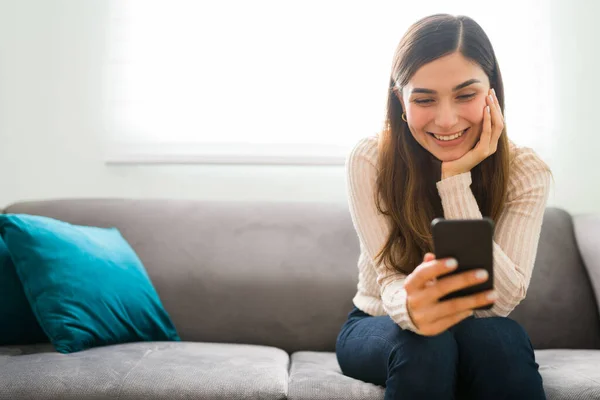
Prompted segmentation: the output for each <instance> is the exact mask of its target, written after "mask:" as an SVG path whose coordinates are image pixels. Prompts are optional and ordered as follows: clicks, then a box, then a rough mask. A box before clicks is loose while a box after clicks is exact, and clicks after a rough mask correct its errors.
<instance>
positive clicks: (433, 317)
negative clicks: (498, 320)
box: [413, 290, 496, 326]
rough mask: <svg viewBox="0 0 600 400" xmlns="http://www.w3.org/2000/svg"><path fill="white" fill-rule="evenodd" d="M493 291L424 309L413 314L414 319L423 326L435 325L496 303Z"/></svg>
mask: <svg viewBox="0 0 600 400" xmlns="http://www.w3.org/2000/svg"><path fill="white" fill-rule="evenodd" d="M495 296H496V295H495V292H494V291H493V290H490V291H486V292H482V293H477V294H472V295H470V296H464V297H457V298H454V299H450V300H445V301H441V302H437V303H434V304H433V305H432V306H430V307H427V308H424V309H423V310H422V311H421V310H419V311H416V312H414V313H413V318H414V319H416V320H418V321H419V323H420V324H421V326H425V324H430V323H435V322H436V321H438V320H440V319H444V318H446V317H449V316H452V315H454V314H458V313H462V312H464V311H472V310H474V309H476V308H479V307H483V306H486V305H488V304H492V303H494V301H495V300H496V297H495Z"/></svg>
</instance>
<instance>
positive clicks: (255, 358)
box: [0, 342, 289, 400]
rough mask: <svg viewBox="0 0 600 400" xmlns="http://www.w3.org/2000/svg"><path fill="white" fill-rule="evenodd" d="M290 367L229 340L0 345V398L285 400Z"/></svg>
mask: <svg viewBox="0 0 600 400" xmlns="http://www.w3.org/2000/svg"><path fill="white" fill-rule="evenodd" d="M288 364H289V357H288V355H287V354H286V353H285V352H284V351H282V350H279V349H275V348H270V347H263V346H247V345H233V344H213V343H189V342H169V343H167V342H163V343H157V342H144V343H130V344H121V345H114V346H108V347H99V348H94V349H90V350H85V351H81V352H78V353H71V354H60V353H57V352H54V351H53V350H52V347H51V346H49V345H47V346H24V347H0V382H2V384H0V399H1V400H5V399H6V400H9V399H11V400H12V399H31V400H36V399H40V400H41V399H44V400H50V399H56V400H59V399H60V400H71V399H72V400H87V399H108V398H114V399H117V398H118V399H136V400H137V399H192V398H193V399H227V400H231V399H258V398H260V399H284V398H285V396H286V393H287V382H288Z"/></svg>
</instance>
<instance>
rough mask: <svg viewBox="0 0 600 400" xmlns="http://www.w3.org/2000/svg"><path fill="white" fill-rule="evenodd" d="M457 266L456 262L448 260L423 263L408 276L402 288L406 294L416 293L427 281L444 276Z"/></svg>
mask: <svg viewBox="0 0 600 400" xmlns="http://www.w3.org/2000/svg"><path fill="white" fill-rule="evenodd" d="M457 266H458V263H457V262H456V260H454V259H449V258H448V259H442V260H431V261H427V262H424V263H422V264H421V265H419V266H418V267H417V268H415V270H414V271H413V272H412V273H411V274H410V275H408V277H407V278H406V280H405V281H404V288H405V289H406V291H407V292H416V291H418V290H420V289H422V288H423V287H424V286H425V283H426V282H427V281H430V280H432V279H435V278H437V277H438V276H440V275H445V274H447V273H448V272H451V271H453V270H454V269H455V268H456V267H457Z"/></svg>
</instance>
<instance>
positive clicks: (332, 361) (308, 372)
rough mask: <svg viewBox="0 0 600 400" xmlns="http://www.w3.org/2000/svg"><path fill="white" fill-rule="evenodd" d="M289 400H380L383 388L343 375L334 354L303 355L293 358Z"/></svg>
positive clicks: (309, 352) (314, 353)
mask: <svg viewBox="0 0 600 400" xmlns="http://www.w3.org/2000/svg"><path fill="white" fill-rule="evenodd" d="M288 390H289V394H288V398H289V399H290V400H302V399H315V400H371V399H373V400H375V399H377V400H381V399H383V395H384V391H385V389H384V388H383V387H381V386H377V385H373V384H372V383H366V382H363V381H360V380H357V379H353V378H350V377H347V376H344V375H343V374H342V371H341V369H340V366H339V364H338V362H337V359H336V355H335V353H330V352H312V351H302V352H297V353H294V354H292V358H291V368H290V383H289V389H288Z"/></svg>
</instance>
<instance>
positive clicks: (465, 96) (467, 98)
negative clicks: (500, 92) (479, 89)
mask: <svg viewBox="0 0 600 400" xmlns="http://www.w3.org/2000/svg"><path fill="white" fill-rule="evenodd" d="M473 97H475V93H471V94H463V95H462V96H458V98H459V99H460V100H469V99H471V98H473Z"/></svg>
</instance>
